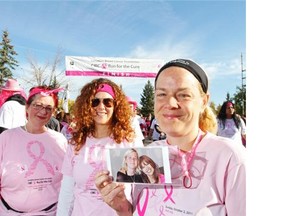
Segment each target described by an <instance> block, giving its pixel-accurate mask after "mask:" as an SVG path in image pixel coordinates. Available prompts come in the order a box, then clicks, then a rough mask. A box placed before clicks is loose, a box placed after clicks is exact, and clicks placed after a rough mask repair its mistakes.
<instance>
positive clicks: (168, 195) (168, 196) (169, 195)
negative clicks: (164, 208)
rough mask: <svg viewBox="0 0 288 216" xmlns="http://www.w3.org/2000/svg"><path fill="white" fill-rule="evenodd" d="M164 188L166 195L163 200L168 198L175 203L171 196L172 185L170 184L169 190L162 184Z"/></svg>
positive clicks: (165, 200)
mask: <svg viewBox="0 0 288 216" xmlns="http://www.w3.org/2000/svg"><path fill="white" fill-rule="evenodd" d="M164 188H165V192H166V194H167V197H166V198H165V199H164V202H167V201H168V200H171V202H172V203H174V204H175V201H174V200H173V198H172V194H173V185H170V191H168V190H167V186H166V185H164Z"/></svg>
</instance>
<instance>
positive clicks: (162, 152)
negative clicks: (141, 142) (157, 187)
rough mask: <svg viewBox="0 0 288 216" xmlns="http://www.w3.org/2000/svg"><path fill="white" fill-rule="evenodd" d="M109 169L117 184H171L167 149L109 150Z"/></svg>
mask: <svg viewBox="0 0 288 216" xmlns="http://www.w3.org/2000/svg"><path fill="white" fill-rule="evenodd" d="M107 159H108V160H107V167H108V170H109V171H110V173H111V175H112V176H113V179H114V180H115V181H117V182H131V183H146V184H147V183H148V184H164V183H171V173H170V165H169V155H168V148H167V147H158V146H157V147H154V146H153V147H140V148H121V149H119V148H118V149H114V148H111V149H108V151H107Z"/></svg>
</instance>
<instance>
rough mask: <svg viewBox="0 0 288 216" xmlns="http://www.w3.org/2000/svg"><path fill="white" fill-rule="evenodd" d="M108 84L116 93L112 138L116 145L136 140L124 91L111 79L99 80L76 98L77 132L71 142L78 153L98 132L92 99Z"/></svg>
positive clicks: (84, 89)
mask: <svg viewBox="0 0 288 216" xmlns="http://www.w3.org/2000/svg"><path fill="white" fill-rule="evenodd" d="M101 84H108V85H110V86H111V87H112V89H113V91H114V93H115V103H114V111H113V115H112V122H111V125H110V131H111V134H110V136H111V137H112V138H113V139H114V140H115V142H116V143H121V142H122V141H124V140H126V141H128V142H132V141H133V139H134V138H135V132H134V130H133V128H132V126H131V118H132V112H131V109H130V107H129V103H128V101H127V99H126V96H125V94H124V92H123V91H122V89H121V88H120V87H119V86H118V85H117V84H115V83H114V82H112V81H111V80H109V79H105V78H99V79H94V80H92V81H91V82H89V83H87V84H86V85H85V86H84V87H83V88H82V89H81V93H80V95H79V96H78V97H77V98H76V101H75V104H74V105H73V115H74V116H75V122H76V127H75V129H76V130H75V132H74V133H73V137H72V139H71V140H70V143H71V144H72V145H75V152H76V153H77V152H78V151H79V150H80V149H81V148H82V146H84V145H85V141H86V138H87V137H88V136H93V135H94V134H95V131H97V125H95V122H94V120H93V118H92V117H91V112H92V109H93V108H92V106H91V104H92V99H94V98H95V95H96V93H97V91H96V90H97V89H98V86H100V85H101Z"/></svg>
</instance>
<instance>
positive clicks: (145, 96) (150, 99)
mask: <svg viewBox="0 0 288 216" xmlns="http://www.w3.org/2000/svg"><path fill="white" fill-rule="evenodd" d="M140 104H141V105H142V108H141V114H142V115H143V116H148V115H149V114H152V115H154V88H153V86H152V84H151V82H150V80H148V82H147V83H146V84H145V86H144V89H143V93H142V94H141V99H140Z"/></svg>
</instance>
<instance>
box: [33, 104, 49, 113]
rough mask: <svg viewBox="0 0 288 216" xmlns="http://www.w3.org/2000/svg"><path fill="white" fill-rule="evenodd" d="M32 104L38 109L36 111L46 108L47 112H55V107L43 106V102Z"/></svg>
mask: <svg viewBox="0 0 288 216" xmlns="http://www.w3.org/2000/svg"><path fill="white" fill-rule="evenodd" d="M31 105H32V107H33V109H34V110H36V111H40V110H43V109H45V111H46V112H47V113H52V112H53V110H54V108H53V107H51V106H49V105H48V106H43V104H36V103H35V104H31Z"/></svg>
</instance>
